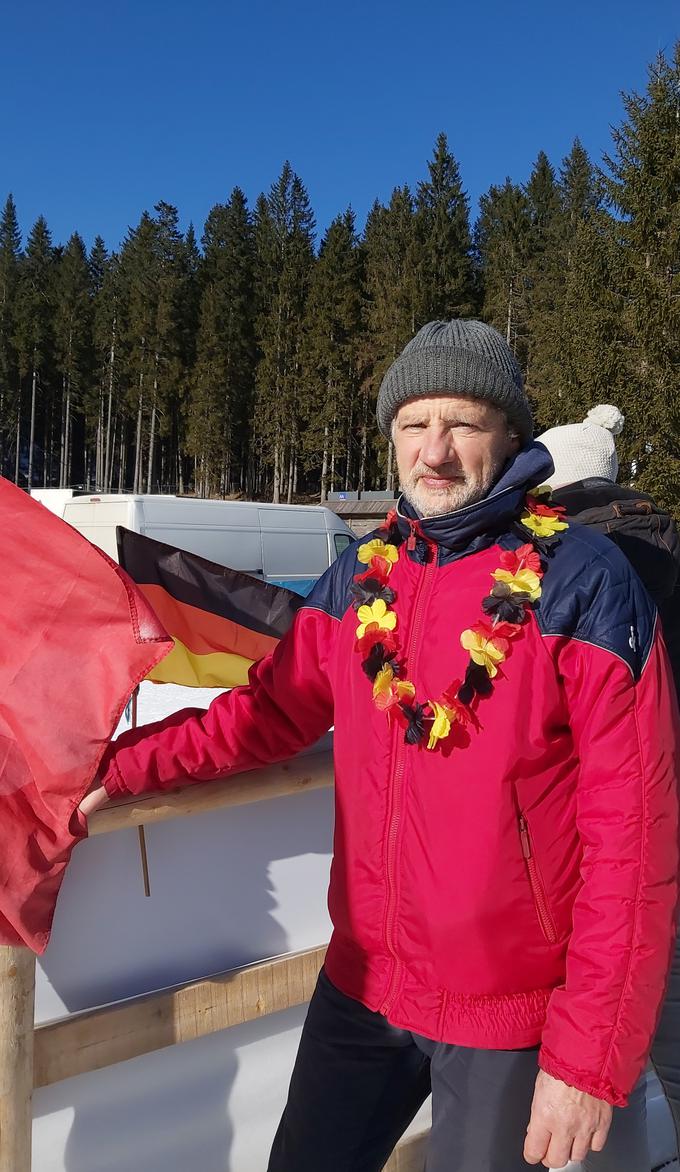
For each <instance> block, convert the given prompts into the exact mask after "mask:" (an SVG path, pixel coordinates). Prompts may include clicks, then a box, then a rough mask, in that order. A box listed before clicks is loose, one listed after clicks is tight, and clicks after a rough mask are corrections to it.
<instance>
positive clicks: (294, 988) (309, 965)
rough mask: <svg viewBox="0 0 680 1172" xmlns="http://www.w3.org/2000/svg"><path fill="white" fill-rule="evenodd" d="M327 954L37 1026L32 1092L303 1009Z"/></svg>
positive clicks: (288, 959) (295, 957)
mask: <svg viewBox="0 0 680 1172" xmlns="http://www.w3.org/2000/svg"><path fill="white" fill-rule="evenodd" d="M325 953H326V948H325V946H323V947H320V948H312V949H310V950H309V951H308V952H298V953H292V954H291V955H289V956H282V957H278V958H277V959H275V960H270V961H263V962H260V963H259V964H253V965H247V966H245V967H244V968H241V969H233V970H231V971H230V972H226V973H219V974H217V975H216V976H214V977H210V978H208V979H207V980H203V981H196V982H193V983H191V984H187V985H179V986H177V987H176V988H173V989H166V990H163V992H161V993H152V994H149V995H148V996H146V997H139V998H135V999H134V1000H131V1001H126V1002H124V1003H123V1004H120V1005H113V1006H109V1007H107V1008H104V1009H95V1010H91V1011H88V1012H87V1013H82V1014H78V1015H77V1016H74V1017H69V1018H65V1019H64V1020H63V1021H57V1022H50V1023H49V1024H47V1025H43V1026H38V1027H37V1028H36V1030H35V1034H34V1073H33V1083H34V1086H35V1087H45V1086H50V1085H51V1084H52V1083H56V1082H61V1080H62V1079H65V1078H71V1077H73V1075H76V1074H86V1073H89V1072H90V1071H93V1070H101V1069H102V1068H103V1067H105V1066H111V1065H113V1064H114V1063H116V1062H125V1061H127V1060H128V1059H129V1058H138V1057H139V1056H140V1055H142V1054H150V1053H152V1052H153V1051H155V1050H160V1049H163V1047H165V1046H172V1045H174V1044H175V1043H176V1042H188V1041H191V1040H193V1039H194V1038H202V1037H205V1036H206V1035H207V1034H212V1033H215V1032H216V1031H217V1030H224V1029H228V1028H229V1027H230V1026H235V1025H242V1024H243V1023H244V1022H247V1021H255V1020H256V1019H257V1018H260V1017H264V1016H265V1015H267V1014H270V1013H277V1012H278V1011H279V1010H281V1009H289V1008H290V1007H291V1006H294V1005H302V1004H303V1003H304V1002H306V1001H308V1000H309V998H310V997H311V995H312V992H313V990H314V985H315V984H316V978H317V975H318V972H319V969H320V968H321V965H322V964H323V959H324V956H325ZM32 1023H33V1019H32V1018H31V1025H32ZM29 1101H30V1097H29ZM18 1167H19V1166H13V1167H12V1169H11V1172H18ZM2 1172H5V1170H4V1169H2ZM7 1172H10V1169H9V1166H8V1169H7Z"/></svg>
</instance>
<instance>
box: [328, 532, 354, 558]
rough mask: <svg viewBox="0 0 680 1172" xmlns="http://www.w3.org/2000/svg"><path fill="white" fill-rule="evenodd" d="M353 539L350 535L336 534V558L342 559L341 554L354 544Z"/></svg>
mask: <svg viewBox="0 0 680 1172" xmlns="http://www.w3.org/2000/svg"><path fill="white" fill-rule="evenodd" d="M352 540H353V539H352V538H351V537H350V535H349V533H334V534H333V541H334V542H335V556H336V557H338V558H339V557H340V554H341V553H343V552H344V550H346V549H347V546H348V545H351V544H352Z"/></svg>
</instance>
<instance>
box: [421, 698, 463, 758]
mask: <svg viewBox="0 0 680 1172" xmlns="http://www.w3.org/2000/svg"><path fill="white" fill-rule="evenodd" d="M429 704H430V708H431V709H432V711H433V712H434V720H433V721H432V725H431V728H430V739H429V741H428V742H427V747H428V749H436V747H437V743H438V741H443V740H444V739H445V737H448V735H449V733H450V732H451V725H452V724H453V722H454V720H455V719H456V714H455V712H454V711H453V709H451V708H445V707H444V705H443V704H438V703H437V701H436V700H430V701H429Z"/></svg>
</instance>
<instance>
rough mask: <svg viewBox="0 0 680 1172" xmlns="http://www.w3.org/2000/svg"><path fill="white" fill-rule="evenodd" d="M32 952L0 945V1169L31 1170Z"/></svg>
mask: <svg viewBox="0 0 680 1172" xmlns="http://www.w3.org/2000/svg"><path fill="white" fill-rule="evenodd" d="M34 997H35V956H34V955H33V953H32V952H29V950H28V949H27V948H8V947H5V946H2V947H0V1172H31V1124H32V1120H31V1099H32V1095H33V1008H34Z"/></svg>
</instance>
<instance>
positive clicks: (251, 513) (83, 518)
mask: <svg viewBox="0 0 680 1172" xmlns="http://www.w3.org/2000/svg"><path fill="white" fill-rule="evenodd" d="M31 495H32V496H34V497H35V498H36V500H39V501H41V502H42V504H44V505H46V507H47V508H48V509H50V510H51V511H52V512H55V513H57V515H58V516H60V517H63V519H64V520H65V521H68V523H69V524H70V525H73V527H74V529H77V530H78V532H79V533H82V534H83V536H84V537H87V539H88V541H91V542H92V544H93V545H98V546H99V548H100V549H103V550H104V551H105V552H106V553H108V554H109V556H110V557H112V558H116V559H117V556H118V555H117V549H116V526H117V525H123V526H125V528H126V529H132V530H133V531H134V532H135V533H142V534H144V535H145V536H146V537H153V538H155V539H156V541H164V542H165V543H166V544H167V545H175V546H177V547H178V548H179V549H186V550H188V551H189V552H190V553H195V554H199V555H200V556H201V557H204V558H208V559H209V560H210V561H212V562H218V563H219V564H220V565H223V566H230V567H231V569H233V570H244V571H245V572H246V573H247V574H253V575H254V576H255V577H257V578H263V579H264V580H265V581H267V582H273V583H275V584H276V585H278V586H288V587H289V589H291V590H296V591H297V592H298V593H299V594H307V593H308V592H309V590H310V589H311V587H312V585H313V583H314V582H315V581H316V579H317V578H319V577H320V576H321V574H323V572H324V570H326V569H327V568H328V566H329V565H330V564H331V562H333V561H335V559H336V557H337V556H338V555H339V554H340V553H342V551H343V549H346V548H347V546H348V545H350V544H351V543H352V542H353V541H354V540H355V535H354V534H353V533H352V530H351V529H349V528H348V526H347V525H346V524H345V522H344V521H342V520H341V518H340V517H338V516H336V514H335V513H334V512H333V511H332V510H331V509H326V508H323V507H322V506H320V505H270V504H262V503H260V502H259V501H209V500H200V499H198V498H194V497H177V496H151V495H149V496H143V495H139V496H137V495H132V494H129V495H127V494H110V495H108V494H101V495H94V494H93V495H92V496H74V495H73V493H72V491H71V490H70V489H57V488H53V489H49V488H48V489H33V491H32V493H31Z"/></svg>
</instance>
